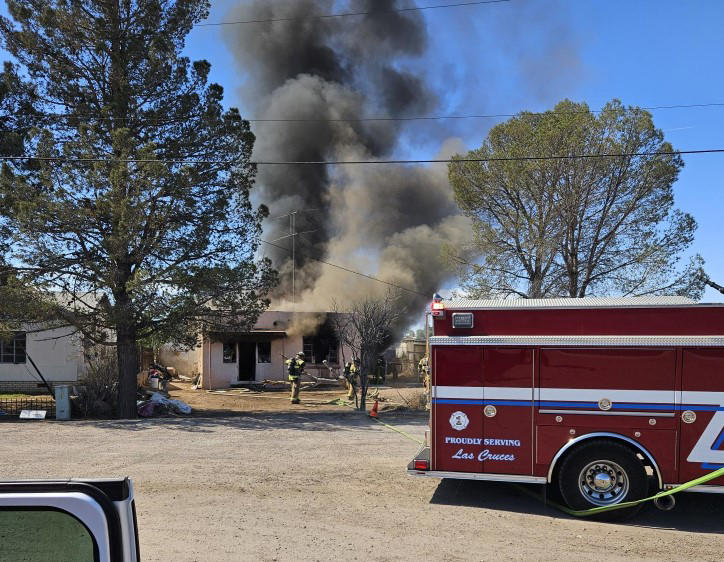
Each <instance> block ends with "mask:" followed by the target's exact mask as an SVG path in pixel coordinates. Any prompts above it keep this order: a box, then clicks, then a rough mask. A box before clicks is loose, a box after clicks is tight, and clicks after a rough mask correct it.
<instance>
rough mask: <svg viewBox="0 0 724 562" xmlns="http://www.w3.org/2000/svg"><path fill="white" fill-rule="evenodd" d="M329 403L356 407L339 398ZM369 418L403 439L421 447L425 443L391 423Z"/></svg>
mask: <svg viewBox="0 0 724 562" xmlns="http://www.w3.org/2000/svg"><path fill="white" fill-rule="evenodd" d="M327 403H328V404H338V405H339V406H349V407H350V408H353V407H354V406H352V404H349V403H347V402H345V401H344V400H342V399H341V398H337V399H336V400H330V401H329V402H327ZM369 417H370V419H373V420H375V421H376V422H377V423H379V424H382V425H384V426H385V427H386V428H388V429H391V430H392V431H396V432H397V433H399V434H400V435H402V436H403V437H407V438H408V439H410V440H411V441H414V442H415V443H419V444H420V445H422V444H423V441H420V440H419V439H418V438H417V437H413V436H412V435H410V434H409V433H407V432H406V431H402V430H401V429H398V428H397V427H395V426H394V425H390V424H389V423H385V422H383V421H381V420H380V419H379V418H373V417H372V416H369Z"/></svg>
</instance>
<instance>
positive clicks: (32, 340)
mask: <svg viewBox="0 0 724 562" xmlns="http://www.w3.org/2000/svg"><path fill="white" fill-rule="evenodd" d="M73 332H74V330H73V328H70V327H64V328H53V329H48V330H42V329H40V328H38V327H33V326H22V329H21V330H17V331H15V332H13V337H12V338H9V339H2V338H0V392H45V390H44V389H45V385H44V384H43V382H42V381H41V379H40V377H39V376H38V373H37V371H36V370H35V368H34V367H33V364H32V362H34V363H35V365H37V367H38V369H39V370H40V372H41V373H42V375H43V377H44V378H45V379H46V380H47V381H48V382H49V383H50V385H51V386H52V385H53V384H75V383H76V382H77V381H78V379H79V378H80V377H82V375H83V372H84V360H83V345H82V338H81V336H80V335H79V334H74V333H73ZM31 360H32V362H31Z"/></svg>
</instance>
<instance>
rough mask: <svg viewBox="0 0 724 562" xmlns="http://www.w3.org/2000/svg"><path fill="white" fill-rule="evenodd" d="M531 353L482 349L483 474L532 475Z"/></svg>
mask: <svg viewBox="0 0 724 562" xmlns="http://www.w3.org/2000/svg"><path fill="white" fill-rule="evenodd" d="M533 353H534V352H533V350H532V349H530V348H511V347H497V348H496V347H487V348H485V361H484V366H483V382H484V387H483V419H484V422H483V442H482V444H481V447H480V453H479V456H480V458H481V459H482V461H483V472H486V473H492V474H526V475H530V474H533V382H534V376H535V374H534V370H533Z"/></svg>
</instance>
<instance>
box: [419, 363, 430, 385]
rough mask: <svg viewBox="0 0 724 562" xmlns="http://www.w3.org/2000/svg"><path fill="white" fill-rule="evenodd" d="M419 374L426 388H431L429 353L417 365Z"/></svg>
mask: <svg viewBox="0 0 724 562" xmlns="http://www.w3.org/2000/svg"><path fill="white" fill-rule="evenodd" d="M417 374H418V376H419V377H421V378H422V383H423V385H424V386H425V390H426V391H429V390H430V367H429V365H428V359H427V355H425V356H424V357H423V358H422V359H420V362H419V363H418V365H417Z"/></svg>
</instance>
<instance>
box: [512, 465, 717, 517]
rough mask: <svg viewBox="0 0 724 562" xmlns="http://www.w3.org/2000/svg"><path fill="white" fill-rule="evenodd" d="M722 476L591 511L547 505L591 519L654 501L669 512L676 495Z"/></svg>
mask: <svg viewBox="0 0 724 562" xmlns="http://www.w3.org/2000/svg"><path fill="white" fill-rule="evenodd" d="M720 476H724V467H721V468H719V469H717V470H714V471H713V472H710V473H708V474H705V475H704V476H700V477H699V478H694V479H693V480H689V481H688V482H684V483H683V484H679V485H678V486H675V487H674V488H671V489H670V490H662V491H661V492H659V493H657V494H654V495H653V496H649V497H648V498H641V499H640V500H634V501H630V502H622V503H617V504H615V505H607V506H601V507H592V508H590V509H570V508H568V507H566V506H565V505H560V504H558V503H556V502H552V501H546V503H547V504H549V505H551V506H553V507H555V508H556V509H559V510H560V511H562V512H564V513H567V514H568V515H571V516H573V517H589V516H591V515H598V514H599V513H604V512H606V511H614V510H617V509H625V508H627V507H634V506H637V505H640V504H642V503H646V502H648V501H653V502H654V505H656V507H657V508H659V509H662V510H663V511H669V510H670V509H673V507H674V503H675V502H674V501H673V499H674V498H673V496H674V494H677V493H679V492H683V491H684V490H688V489H689V488H692V487H694V486H699V485H701V484H705V483H707V482H710V481H711V480H714V479H716V478H719V477H720ZM516 487H517V488H518V489H519V490H521V491H522V492H523V493H525V494H529V495H534V494H530V492H529V491H528V490H526V489H525V488H523V487H522V486H516ZM664 498H670V499H671V501H670V502H667V503H664V502H663V501H662V500H663V499H664ZM539 499H540V498H539Z"/></svg>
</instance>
